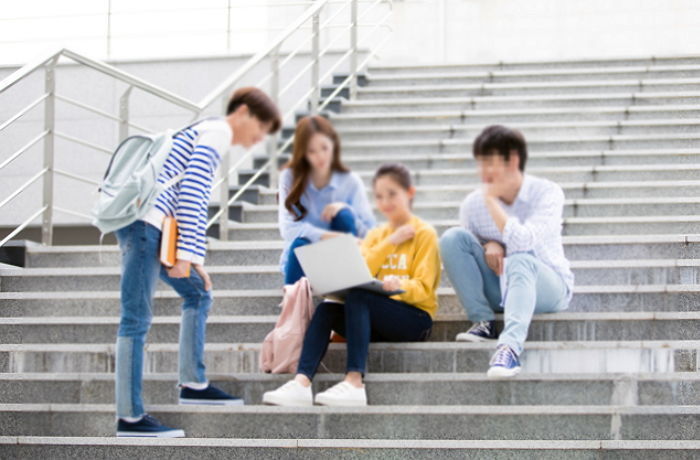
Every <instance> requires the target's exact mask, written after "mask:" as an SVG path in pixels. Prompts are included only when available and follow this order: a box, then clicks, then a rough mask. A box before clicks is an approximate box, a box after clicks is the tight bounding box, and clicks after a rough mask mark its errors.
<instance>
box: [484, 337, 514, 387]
mask: <svg viewBox="0 0 700 460" xmlns="http://www.w3.org/2000/svg"><path fill="white" fill-rule="evenodd" d="M489 365H490V366H491V367H490V368H489V371H488V372H487V374H486V375H487V376H488V377H490V378H494V379H503V378H508V377H515V376H516V375H518V374H519V373H520V360H519V359H518V355H516V354H515V352H514V351H513V349H512V348H510V347H509V346H508V345H505V344H501V345H499V346H498V348H496V353H494V354H493V357H492V358H491V362H490V363H489Z"/></svg>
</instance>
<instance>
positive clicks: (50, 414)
mask: <svg viewBox="0 0 700 460" xmlns="http://www.w3.org/2000/svg"><path fill="white" fill-rule="evenodd" d="M149 412H150V413H151V414H153V415H154V416H155V417H157V418H158V419H160V420H162V421H163V422H164V423H166V424H168V425H171V426H183V427H185V428H186V429H187V433H188V434H189V435H190V436H195V437H214V438H215V437H243V438H247V437H250V438H287V437H290V438H350V439H368V438H369V439H384V438H386V439H406V438H409V439H410V438H422V437H428V438H437V439H465V438H466V439H514V438H524V439H577V440H586V439H660V440H694V439H695V437H696V435H697V430H698V429H699V428H700V427H699V426H698V424H699V423H700V422H698V420H700V407H698V406H645V407H626V406H610V407H605V406H544V407H541V406H485V405H484V406H368V407H365V408H326V407H309V408H284V407H267V406H239V407H182V406H175V405H157V406H152V407H151V409H150V410H149ZM0 414H2V418H3V422H4V425H5V427H6V428H5V430H4V434H5V435H6V436H20V435H23V436H55V435H57V434H60V435H62V436H108V435H113V434H114V430H115V423H114V406H112V405H101V404H5V405H0ZM475 419H477V420H479V421H480V422H481V423H473V421H474V420H475ZM494 427H498V429H494Z"/></svg>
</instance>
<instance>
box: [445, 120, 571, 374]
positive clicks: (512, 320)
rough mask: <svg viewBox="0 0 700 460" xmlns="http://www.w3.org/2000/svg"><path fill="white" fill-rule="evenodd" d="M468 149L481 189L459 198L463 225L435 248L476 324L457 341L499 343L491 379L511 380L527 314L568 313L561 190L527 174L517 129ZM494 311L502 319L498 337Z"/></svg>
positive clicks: (485, 135) (494, 131) (492, 134)
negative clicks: (476, 167)
mask: <svg viewBox="0 0 700 460" xmlns="http://www.w3.org/2000/svg"><path fill="white" fill-rule="evenodd" d="M473 149H474V157H475V158H476V160H477V165H478V169H479V175H480V176H481V182H482V187H481V189H479V190H476V191H474V192H472V193H470V194H469V195H468V196H467V198H466V199H465V200H464V203H462V207H461V210H460V220H461V223H462V226H460V227H455V228H451V229H449V230H448V231H446V232H445V233H444V234H443V235H442V238H441V240H440V248H441V253H442V259H443V262H444V265H445V270H446V271H447V276H448V277H449V279H450V281H451V282H452V286H454V289H455V291H456V293H457V296H458V297H459V300H460V302H461V303H462V306H463V307H464V309H465V310H466V312H467V315H468V317H469V320H470V321H472V322H473V323H474V325H473V326H472V327H471V329H469V330H468V331H466V332H464V333H461V334H459V335H458V336H457V340H458V341H466V342H481V341H488V340H494V341H495V340H498V347H497V349H496V353H495V354H494V355H493V357H492V359H491V363H490V369H489V370H488V376H489V377H492V378H499V377H500V378H504V377H512V376H514V375H516V374H518V373H519V372H520V359H519V357H520V354H521V353H522V352H523V345H524V343H525V338H526V337H527V331H528V328H529V326H530V321H531V320H532V315H533V314H534V313H551V312H557V311H561V310H564V309H566V308H567V307H568V306H569V301H570V300H571V296H572V293H573V285H574V275H573V273H571V270H570V268H569V261H568V260H567V259H566V257H565V256H564V248H563V245H562V235H561V232H562V214H563V209H564V192H563V191H562V189H561V187H559V186H558V185H557V184H555V183H553V182H550V181H548V180H545V179H540V178H537V177H533V176H530V175H528V174H525V172H524V171H525V163H526V161H527V148H526V144H525V138H524V137H523V135H522V134H521V133H520V132H518V131H515V130H512V129H509V128H506V127H504V126H490V127H488V128H486V129H485V130H484V131H483V132H482V133H481V134H480V135H479V136H478V137H477V138H476V140H475V141H474V146H473ZM506 256H507V257H506ZM502 287H503V288H504V289H505V292H502ZM496 312H503V313H504V323H505V327H504V329H503V331H502V332H501V334H500V337H499V335H498V334H497V333H496V328H495V321H494V319H495V316H496Z"/></svg>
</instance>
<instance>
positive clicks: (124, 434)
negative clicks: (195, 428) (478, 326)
mask: <svg viewBox="0 0 700 460" xmlns="http://www.w3.org/2000/svg"><path fill="white" fill-rule="evenodd" d="M117 437H118V438H184V437H185V431H184V430H170V431H162V432H159V433H138V432H133V431H117Z"/></svg>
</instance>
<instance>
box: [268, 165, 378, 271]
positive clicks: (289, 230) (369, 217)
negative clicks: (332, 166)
mask: <svg viewBox="0 0 700 460" xmlns="http://www.w3.org/2000/svg"><path fill="white" fill-rule="evenodd" d="M279 184H280V185H279V210H278V223H279V228H280V234H281V235H282V238H283V239H284V241H285V242H286V243H287V244H286V245H285V249H284V251H283V252H282V257H281V258H280V266H281V268H282V269H284V266H285V264H286V263H287V257H288V255H289V246H290V244H291V243H292V241H294V240H295V239H297V238H306V239H308V240H309V241H311V242H312V243H315V242H317V241H319V240H320V239H321V236H322V235H323V234H324V233H326V232H328V231H330V225H331V224H330V222H325V221H323V220H321V213H323V209H324V208H325V207H326V206H327V205H329V204H331V203H336V202H342V203H347V204H348V206H349V207H350V208H351V209H352V211H353V213H354V214H355V226H356V227H357V232H358V235H357V236H359V237H361V238H362V237H364V236H365V234H366V233H367V231H368V230H369V229H371V228H373V227H374V226H375V225H376V224H377V222H376V219H375V218H374V213H373V212H372V208H371V206H370V204H369V200H368V199H367V191H366V189H365V184H364V183H363V182H362V179H360V176H358V175H357V174H355V173H352V172H334V173H333V174H332V176H331V180H330V182H329V183H328V185H326V186H325V187H323V188H321V189H318V188H316V186H315V185H314V184H313V183H312V182H311V181H309V183H308V184H307V186H306V190H305V192H304V194H303V195H302V196H301V200H300V201H301V204H302V206H304V207H305V208H306V211H307V213H306V215H305V216H304V218H303V219H301V220H299V221H297V220H295V217H296V216H295V215H293V214H292V213H290V212H289V211H288V210H287V208H286V207H285V206H284V201H285V200H286V199H287V195H288V194H289V191H290V189H291V188H292V171H291V169H289V168H287V169H284V170H283V171H282V172H281V173H280V178H279Z"/></svg>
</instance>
